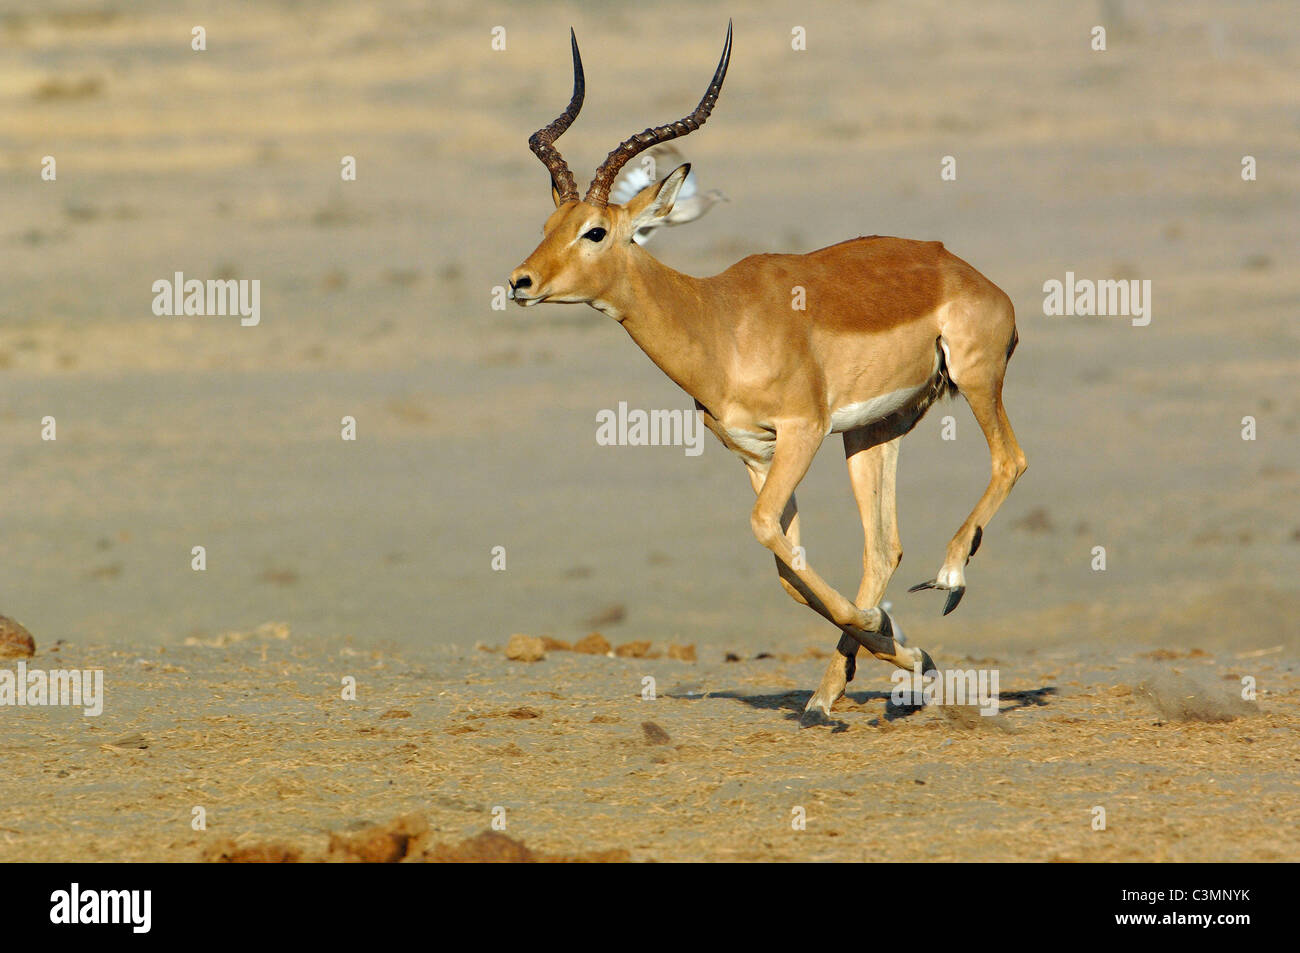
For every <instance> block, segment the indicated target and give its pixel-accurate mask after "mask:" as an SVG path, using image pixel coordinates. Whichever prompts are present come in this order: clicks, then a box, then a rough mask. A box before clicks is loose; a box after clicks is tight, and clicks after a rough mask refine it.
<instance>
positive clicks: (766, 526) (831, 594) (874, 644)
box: [750, 421, 893, 652]
mask: <svg viewBox="0 0 1300 953" xmlns="http://www.w3.org/2000/svg"><path fill="white" fill-rule="evenodd" d="M824 433H825V430H824V428H823V427H822V426H821V425H820V424H818V423H817V422H816V421H813V422H811V423H808V422H804V421H796V422H786V423H782V424H778V426H777V430H776V444H775V447H774V450H773V453H772V460H771V463H770V465H769V467H768V469H767V473H766V476H765V478H764V480H763V485H762V487H761V489H759V492H758V500H757V502H755V504H754V510H753V512H752V514H751V515H750V525H751V527H752V528H753V531H754V536H755V538H756V539H757V540H758V541H759V542H760V543H762V544H763V545H764V546H765V547H766V548H767V549H768V550H770V551H771V552H772V554H773V555H774V556H776V558H777V563H778V565H777V568H778V570H779V571H780V574H781V578H782V580H784V581H785V582H786V583H787V584H788V585H789V586H790V587H791V588H792V589H793V590H794V591H796V592H797V593H798V594H799V595H801V596H802V597H803V600H801V601H806V602H807V604H808V605H809V606H810V607H811V608H812V609H814V610H815V611H816V612H817V613H819V614H820V615H821V616H822V617H824V618H826V619H828V620H829V621H830V622H832V623H834V624H835V625H836V626H838V627H839V628H841V629H843V630H844V631H845V632H846V633H848V634H850V635H852V636H853V637H854V638H855V639H857V641H858V642H860V643H862V644H863V645H866V646H867V648H868V649H870V650H871V651H873V652H876V651H881V652H885V651H890V650H892V643H893V639H892V638H891V637H889V636H888V635H886V634H885V632H884V631H883V630H884V629H885V627H886V626H887V625H888V622H887V620H886V619H885V616H884V613H882V612H881V610H880V609H879V608H878V607H875V606H872V607H869V608H865V609H860V608H858V607H857V606H856V605H854V604H853V603H852V602H850V601H849V600H848V599H847V598H845V597H844V596H843V595H842V594H841V593H840V592H838V591H837V590H836V589H835V588H834V587H833V586H831V585H830V584H829V583H827V582H826V580H824V579H822V577H821V576H819V575H818V574H817V573H816V572H815V571H814V570H813V569H812V567H810V566H808V565H807V564H806V563H804V564H803V567H802V568H797V567H796V562H804V561H803V560H798V561H796V559H795V553H794V546H793V544H792V543H791V541H790V539H789V537H787V536H786V534H785V532H784V531H783V529H782V526H781V517H782V515H783V514H784V513H785V510H786V504H787V503H788V502H789V500H790V498H791V497H792V496H793V495H794V491H795V487H797V486H798V485H799V481H801V480H802V479H803V478H804V475H805V474H806V473H807V472H808V467H809V465H810V464H811V463H812V459H813V457H814V456H815V455H816V453H817V448H818V447H819V446H820V445H821V442H822V437H823V435H824Z"/></svg>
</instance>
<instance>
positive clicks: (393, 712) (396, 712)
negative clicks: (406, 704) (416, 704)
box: [379, 708, 411, 721]
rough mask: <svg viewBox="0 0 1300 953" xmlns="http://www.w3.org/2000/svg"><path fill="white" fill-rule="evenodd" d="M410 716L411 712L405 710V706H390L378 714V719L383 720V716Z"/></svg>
mask: <svg viewBox="0 0 1300 953" xmlns="http://www.w3.org/2000/svg"><path fill="white" fill-rule="evenodd" d="M410 717H411V713H410V712H409V711H407V710H406V709H405V708H390V709H388V711H386V712H384V713H383V714H382V715H380V716H379V720H380V721H383V720H384V719H385V718H410Z"/></svg>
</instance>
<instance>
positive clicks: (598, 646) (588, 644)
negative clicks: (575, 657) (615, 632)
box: [573, 632, 611, 655]
mask: <svg viewBox="0 0 1300 953" xmlns="http://www.w3.org/2000/svg"><path fill="white" fill-rule="evenodd" d="M610 649H611V646H610V644H609V640H608V639H607V638H605V637H604V636H603V635H601V634H600V633H599V632H593V633H591V634H590V635H588V636H587V637H586V638H583V639H579V640H578V641H577V642H576V643H575V644H574V646H573V651H575V652H582V653H584V654H586V655H607V654H608V653H609V651H610Z"/></svg>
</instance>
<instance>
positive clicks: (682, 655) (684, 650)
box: [668, 642, 695, 662]
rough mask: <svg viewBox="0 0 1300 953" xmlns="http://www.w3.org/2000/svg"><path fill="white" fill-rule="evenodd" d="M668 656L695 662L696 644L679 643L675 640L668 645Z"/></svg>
mask: <svg viewBox="0 0 1300 953" xmlns="http://www.w3.org/2000/svg"><path fill="white" fill-rule="evenodd" d="M668 657H669V658H673V659H677V660H678V661H682V662H694V661H695V646H694V644H691V645H678V644H677V643H676V642H674V643H672V644H671V645H669V646H668Z"/></svg>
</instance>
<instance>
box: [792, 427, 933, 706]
mask: <svg viewBox="0 0 1300 953" xmlns="http://www.w3.org/2000/svg"><path fill="white" fill-rule="evenodd" d="M882 440H883V442H879V441H882ZM901 440H902V438H901V437H895V438H893V439H892V440H891V439H888V434H887V433H884V434H881V433H874V432H873V431H872V430H870V429H868V428H864V429H860V430H855V431H849V432H848V433H845V434H844V453H845V456H846V457H847V458H848V465H849V479H850V481H851V482H852V484H853V495H854V498H855V499H856V500H857V503H858V512H859V514H860V515H861V517H862V532H863V536H864V539H863V550H862V582H861V584H860V585H859V586H858V597H857V599H856V600H855V602H856V603H857V605H858V607H859V608H865V607H869V606H875V605H879V603H880V600H881V599H882V598H883V597H884V595H885V588H886V587H887V586H888V585H889V580H890V578H892V577H893V575H894V570H895V569H897V568H898V563H899V561H900V560H901V559H902V558H903V544H902V540H900V539H899V536H898V511H897V508H896V495H895V491H896V474H897V469H898V450H899V442H900V441H901ZM857 651H858V643H857V641H856V640H854V639H852V638H850V637H849V636H848V635H845V636H844V637H841V639H840V644H839V645H838V646H837V652H836V655H835V657H834V658H832V659H831V661H830V664H829V665H828V666H827V667H826V673H825V674H824V675H823V676H822V680H821V684H820V685H819V686H818V688H817V691H816V692H815V693H814V694H813V696H812V698H810V699H809V700H808V705H807V706H806V708H805V709H804V710H805V711H812V710H813V709H820V710H821V711H822V712H824V713H825V714H827V715H829V714H830V709H831V706H832V705H834V704H835V702H836V701H838V700H839V699H840V697H841V696H843V694H844V689H845V688H846V687H847V685H848V683H849V682H851V681H852V680H853V675H854V671H855V669H856V656H857ZM872 654H873V655H874V656H875V657H876V658H878V659H881V660H882V661H886V662H891V663H893V664H894V665H897V666H898V667H900V668H905V669H908V670H909V671H910V670H912V668H913V667H914V666H915V665H916V663H917V662H918V661H920V663H921V667H922V669H923V670H929V669H930V668H932V667H933V665H932V663H930V661H929V656H927V655H924V653H921V652H920V650H916V649H911V648H908V647H907V646H903V645H899V644H898V643H897V642H894V643H893V645H892V647H891V648H890V649H889V650H886V651H879V650H877V651H873V652H872Z"/></svg>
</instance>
